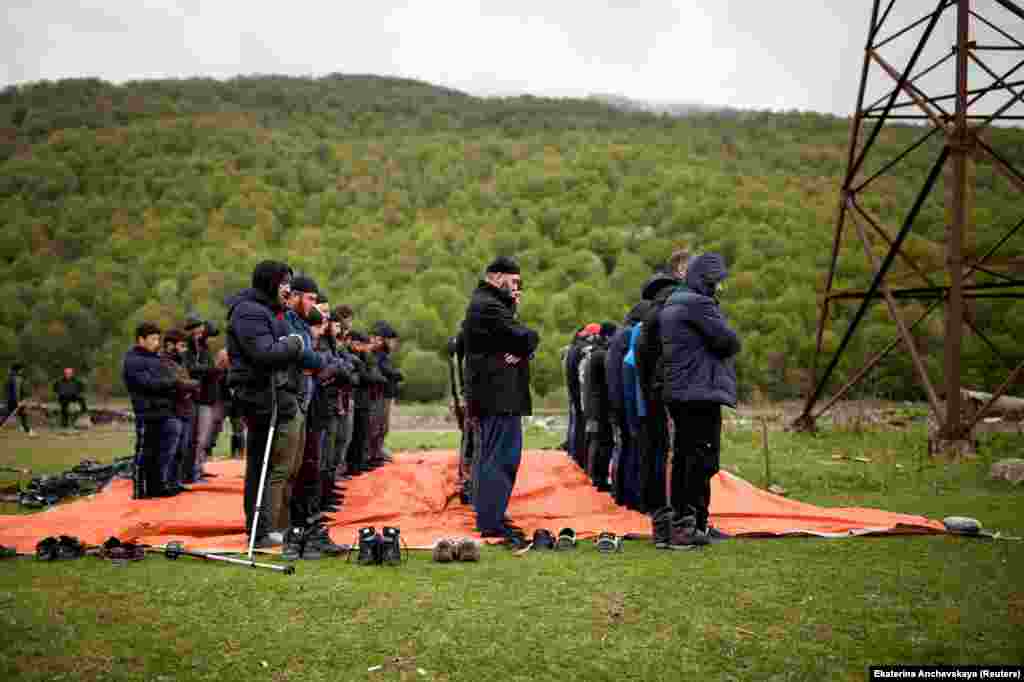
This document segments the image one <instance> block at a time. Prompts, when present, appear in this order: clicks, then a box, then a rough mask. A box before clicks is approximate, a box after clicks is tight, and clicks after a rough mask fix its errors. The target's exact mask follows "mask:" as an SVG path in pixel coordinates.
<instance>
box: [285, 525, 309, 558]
mask: <svg viewBox="0 0 1024 682" xmlns="http://www.w3.org/2000/svg"><path fill="white" fill-rule="evenodd" d="M304 541H305V531H304V529H302V528H299V527H298V526H295V527H294V528H289V529H288V530H287V531H286V532H285V534H284V549H282V550H281V558H282V559H284V560H285V561H298V560H299V559H300V558H302V546H303V544H304Z"/></svg>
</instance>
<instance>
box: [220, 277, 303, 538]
mask: <svg viewBox="0 0 1024 682" xmlns="http://www.w3.org/2000/svg"><path fill="white" fill-rule="evenodd" d="M291 280H292V271H291V268H289V267H288V266H287V265H285V264H284V263H280V262H277V261H263V262H261V263H260V264H258V265H257V266H256V268H255V270H253V273H252V287H250V288H248V289H244V290H242V291H240V292H239V293H237V294H235V295H234V296H231V297H230V298H228V299H227V301H225V303H226V304H227V307H228V335H227V349H228V358H229V360H230V368H229V369H228V384H229V385H230V386H231V388H232V390H233V391H234V394H233V397H234V400H235V403H236V405H237V409H238V411H239V413H240V414H242V416H244V417H245V420H246V423H247V425H248V448H247V453H248V457H247V459H246V466H245V496H244V502H243V508H244V510H245V523H246V530H247V531H251V529H252V524H253V517H254V514H255V506H256V497H257V493H258V487H259V481H260V473H261V471H262V467H263V453H264V451H265V449H266V445H267V437H268V436H269V431H270V425H271V422H270V419H271V413H272V408H273V405H274V400H275V396H276V401H277V430H278V435H277V436H276V437H275V438H274V442H273V444H272V447H271V450H270V463H269V466H270V469H269V471H268V474H267V481H266V485H265V487H264V491H263V499H264V500H265V502H264V504H263V515H262V516H261V518H260V520H259V524H258V525H259V531H258V537H257V539H256V540H257V545H258V546H264V547H265V546H268V545H271V544H280V541H279V540H278V539H277V538H274V539H271V538H270V537H269V532H270V530H271V518H273V517H274V516H278V517H280V516H281V508H282V506H283V500H284V486H285V484H286V482H287V478H288V472H287V468H286V467H285V466H284V464H285V463H284V461H283V460H284V456H285V447H284V446H285V444H286V443H287V442H288V435H289V432H290V429H291V428H292V425H293V423H294V420H295V415H296V413H297V412H298V397H297V392H296V391H295V390H288V382H289V378H290V377H289V371H288V370H289V368H291V367H292V366H293V365H295V364H296V363H297V362H298V361H299V357H300V356H301V355H302V353H303V351H304V350H306V347H305V343H304V341H303V338H302V337H301V336H299V335H297V334H292V333H291V327H290V326H289V325H288V323H287V322H286V321H285V319H284V306H285V301H287V300H288V298H289V296H290V295H291Z"/></svg>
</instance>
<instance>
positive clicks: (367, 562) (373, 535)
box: [356, 526, 402, 566]
mask: <svg viewBox="0 0 1024 682" xmlns="http://www.w3.org/2000/svg"><path fill="white" fill-rule="evenodd" d="M356 544H357V548H358V553H357V554H356V563H358V564H359V565H360V566H381V565H384V564H387V565H389V566H398V565H400V564H401V563H402V532H401V531H400V530H399V529H397V528H393V527H392V526H384V529H383V530H382V531H381V532H380V533H378V532H377V531H376V529H374V527H373V526H367V527H366V528H360V529H359V536H358V537H357V538H356Z"/></svg>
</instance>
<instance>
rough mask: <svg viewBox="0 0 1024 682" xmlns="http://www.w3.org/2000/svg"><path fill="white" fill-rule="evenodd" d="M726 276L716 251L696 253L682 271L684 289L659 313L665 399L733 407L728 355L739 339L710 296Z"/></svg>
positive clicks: (733, 374)
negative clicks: (685, 269)
mask: <svg viewBox="0 0 1024 682" xmlns="http://www.w3.org/2000/svg"><path fill="white" fill-rule="evenodd" d="M727 275H728V272H727V270H726V268H725V261H724V260H723V259H722V257H721V256H720V255H718V254H717V253H707V254H703V255H701V256H698V257H697V258H696V259H695V260H694V261H693V262H692V263H691V264H690V267H689V269H688V270H687V273H686V289H679V290H677V291H675V292H674V293H673V294H672V295H671V296H670V297H669V299H668V301H666V303H665V306H664V308H662V310H661V312H660V313H659V321H660V324H661V330H660V337H661V344H662V348H663V351H662V357H663V358H664V363H665V386H664V393H663V395H664V397H665V399H666V400H673V401H678V402H694V401H706V402H713V403H720V404H722V405H730V406H732V407H735V406H736V367H735V364H734V363H733V357H734V356H735V355H736V354H737V353H739V351H740V341H739V337H738V336H737V335H736V332H735V331H733V330H732V329H731V328H730V327H729V324H728V322H727V321H726V319H725V316H724V315H722V313H721V311H720V310H719V308H718V302H717V301H716V300H715V299H714V292H715V287H717V286H718V284H719V283H721V282H722V280H724V279H725V278H726V276H727Z"/></svg>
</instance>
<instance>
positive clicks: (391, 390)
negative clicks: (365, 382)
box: [370, 321, 405, 461]
mask: <svg viewBox="0 0 1024 682" xmlns="http://www.w3.org/2000/svg"><path fill="white" fill-rule="evenodd" d="M370 340H371V341H373V342H375V343H376V344H377V347H378V349H377V351H376V356H377V369H379V370H380V373H381V374H383V375H384V378H385V379H387V380H388V382H387V384H385V386H384V405H383V414H382V415H381V424H380V434H379V438H380V447H379V448H378V449H379V451H380V456H381V458H383V459H384V460H385V461H391V453H390V452H389V451H388V450H387V448H385V447H384V439H385V438H387V435H388V434H389V433H390V432H391V411H392V408H393V407H394V405H395V402H396V401H397V400H398V386H399V384H401V383H402V382H403V381H405V377H404V376H403V375H402V372H401V371H400V370H399V369H398V368H397V367H395V361H394V358H393V355H394V353H395V352H396V351H397V350H398V344H399V343H400V341H399V338H398V332H397V331H395V328H394V327H392V326H391V324H389V323H388V322H384V321H380V322H377V324H375V325H374V327H373V337H371V338H370Z"/></svg>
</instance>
